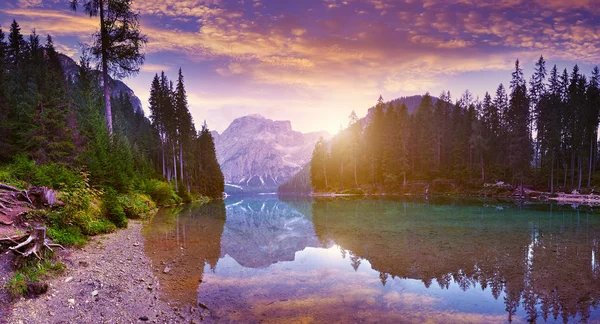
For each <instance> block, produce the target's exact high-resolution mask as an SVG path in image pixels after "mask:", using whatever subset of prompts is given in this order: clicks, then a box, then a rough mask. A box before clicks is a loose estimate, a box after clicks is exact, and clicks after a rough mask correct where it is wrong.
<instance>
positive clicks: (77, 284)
mask: <svg viewBox="0 0 600 324" xmlns="http://www.w3.org/2000/svg"><path fill="white" fill-rule="evenodd" d="M141 228H142V223H141V222H137V221H130V222H129V227H128V228H127V229H124V230H119V231H117V232H116V233H112V234H108V235H103V236H98V237H95V238H93V239H92V240H91V241H90V242H88V244H87V246H86V247H85V248H83V249H76V250H72V251H67V252H65V253H63V254H62V255H61V258H62V262H63V263H65V264H66V265H67V271H66V272H65V273H64V274H63V275H62V276H60V277H58V278H55V279H53V280H51V281H50V288H49V290H48V293H46V294H45V295H42V296H40V297H38V298H36V299H21V300H18V301H17V302H16V303H14V304H13V307H12V315H11V316H10V317H9V318H8V323H144V322H147V323H190V322H192V323H194V322H198V321H199V319H201V318H202V317H203V314H201V312H200V311H199V310H197V309H194V308H191V309H186V310H180V309H178V308H177V307H172V306H170V305H168V303H166V302H164V301H162V300H161V299H159V290H160V289H159V288H160V287H159V283H158V281H157V279H156V277H155V276H154V275H153V274H152V265H151V261H150V260H149V259H148V258H147V257H146V255H145V254H144V238H143V237H142V235H141V233H140V232H141ZM191 318H195V319H196V320H191ZM0 322H1V320H0Z"/></svg>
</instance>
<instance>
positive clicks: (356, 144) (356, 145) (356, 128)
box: [348, 110, 362, 187]
mask: <svg viewBox="0 0 600 324" xmlns="http://www.w3.org/2000/svg"><path fill="white" fill-rule="evenodd" d="M348 119H349V122H348V128H349V129H350V141H351V143H352V144H351V145H352V147H351V150H352V167H353V169H354V185H355V187H358V177H357V168H358V158H359V154H360V141H361V133H362V123H361V122H360V120H359V119H358V117H357V116H356V113H355V112H354V110H352V113H350V116H349V117H348Z"/></svg>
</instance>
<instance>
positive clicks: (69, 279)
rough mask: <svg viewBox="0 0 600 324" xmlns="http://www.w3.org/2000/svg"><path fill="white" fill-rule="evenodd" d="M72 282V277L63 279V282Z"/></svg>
mask: <svg viewBox="0 0 600 324" xmlns="http://www.w3.org/2000/svg"><path fill="white" fill-rule="evenodd" d="M72 280H73V277H69V278H67V279H65V282H71V281H72Z"/></svg>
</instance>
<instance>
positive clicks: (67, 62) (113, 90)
mask: <svg viewBox="0 0 600 324" xmlns="http://www.w3.org/2000/svg"><path fill="white" fill-rule="evenodd" d="M58 56H59V58H60V64H61V65H62V68H63V71H64V72H65V75H66V76H67V77H70V78H71V79H73V80H74V79H76V78H77V70H78V69H79V65H78V64H77V63H76V62H75V61H74V60H73V59H72V58H70V57H68V56H66V55H64V54H58ZM98 74H100V73H99V72H98ZM110 80H111V81H110V95H111V96H113V97H117V96H119V94H120V93H121V92H123V93H124V94H128V95H129V100H130V101H131V105H132V106H133V109H134V111H139V110H141V109H142V101H141V100H140V98H138V97H137V96H136V95H135V93H134V92H133V90H131V88H129V87H128V86H127V85H126V84H125V83H123V82H122V81H119V80H114V79H113V78H110ZM99 82H100V84H102V80H101V79H100V80H99Z"/></svg>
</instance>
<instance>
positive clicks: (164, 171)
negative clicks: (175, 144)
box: [160, 136, 167, 178]
mask: <svg viewBox="0 0 600 324" xmlns="http://www.w3.org/2000/svg"><path fill="white" fill-rule="evenodd" d="M160 146H161V147H162V174H163V178H166V177H167V168H166V167H165V141H164V139H163V138H162V136H161V139H160Z"/></svg>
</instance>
